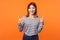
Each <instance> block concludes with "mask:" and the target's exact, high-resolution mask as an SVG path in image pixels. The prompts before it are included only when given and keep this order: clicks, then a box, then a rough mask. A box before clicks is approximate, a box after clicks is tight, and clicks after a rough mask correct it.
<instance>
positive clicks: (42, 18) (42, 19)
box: [40, 16, 44, 25]
mask: <svg viewBox="0 0 60 40" xmlns="http://www.w3.org/2000/svg"><path fill="white" fill-rule="evenodd" d="M40 22H42V23H43V25H44V17H43V16H42V17H41V19H40Z"/></svg>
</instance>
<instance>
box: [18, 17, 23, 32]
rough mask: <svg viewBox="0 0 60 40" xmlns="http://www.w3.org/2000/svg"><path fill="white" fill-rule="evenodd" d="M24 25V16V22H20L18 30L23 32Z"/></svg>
mask: <svg viewBox="0 0 60 40" xmlns="http://www.w3.org/2000/svg"><path fill="white" fill-rule="evenodd" d="M23 27H24V16H23V17H22V22H21V23H18V31H19V32H22V30H23Z"/></svg>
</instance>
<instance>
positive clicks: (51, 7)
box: [0, 0, 60, 40]
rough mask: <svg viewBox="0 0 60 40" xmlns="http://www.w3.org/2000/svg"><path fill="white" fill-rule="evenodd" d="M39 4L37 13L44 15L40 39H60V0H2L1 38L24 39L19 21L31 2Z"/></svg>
mask: <svg viewBox="0 0 60 40" xmlns="http://www.w3.org/2000/svg"><path fill="white" fill-rule="evenodd" d="M32 1H33V2H35V3H36V4H37V8H38V12H37V14H38V15H39V16H40V17H42V16H44V28H43V30H42V31H41V32H40V33H39V39H40V40H60V0H0V40H22V37H23V32H19V31H18V27H17V21H18V15H19V16H20V17H22V16H24V15H25V14H26V13H27V10H26V9H27V5H28V4H29V3H30V2H32Z"/></svg>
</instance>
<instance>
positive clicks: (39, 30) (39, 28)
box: [38, 18, 43, 33]
mask: <svg viewBox="0 0 60 40" xmlns="http://www.w3.org/2000/svg"><path fill="white" fill-rule="evenodd" d="M42 28H43V23H42V22H41V21H40V18H39V23H38V33H39V32H41V30H42Z"/></svg>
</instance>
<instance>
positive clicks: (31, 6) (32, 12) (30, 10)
mask: <svg viewBox="0 0 60 40" xmlns="http://www.w3.org/2000/svg"><path fill="white" fill-rule="evenodd" d="M35 10H36V9H35V7H34V6H33V5H30V6H29V9H28V12H29V14H31V15H33V14H34V13H35Z"/></svg>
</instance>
